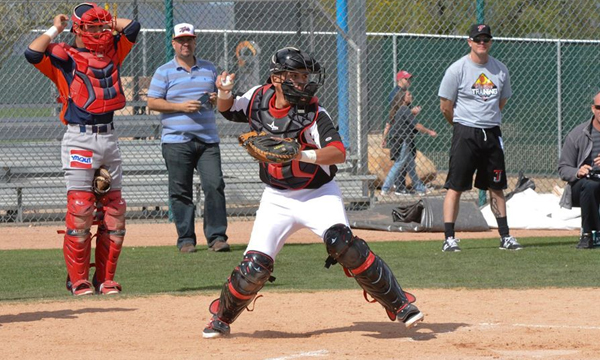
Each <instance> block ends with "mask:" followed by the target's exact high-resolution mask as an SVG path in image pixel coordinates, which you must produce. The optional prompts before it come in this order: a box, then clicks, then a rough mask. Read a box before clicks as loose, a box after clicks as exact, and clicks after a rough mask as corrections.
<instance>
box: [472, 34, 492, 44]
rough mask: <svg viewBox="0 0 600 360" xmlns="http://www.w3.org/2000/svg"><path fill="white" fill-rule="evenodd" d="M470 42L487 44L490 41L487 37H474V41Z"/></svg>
mask: <svg viewBox="0 0 600 360" xmlns="http://www.w3.org/2000/svg"><path fill="white" fill-rule="evenodd" d="M471 41H473V42H476V43H485V44H487V43H489V42H490V41H492V39H491V38H489V37H487V36H482V37H479V36H478V37H476V38H474V39H471Z"/></svg>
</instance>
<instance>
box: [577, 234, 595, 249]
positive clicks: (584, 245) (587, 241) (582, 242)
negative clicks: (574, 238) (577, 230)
mask: <svg viewBox="0 0 600 360" xmlns="http://www.w3.org/2000/svg"><path fill="white" fill-rule="evenodd" d="M593 247H594V242H593V240H592V234H588V233H584V234H582V235H581V237H580V238H579V244H577V249H592V248H593Z"/></svg>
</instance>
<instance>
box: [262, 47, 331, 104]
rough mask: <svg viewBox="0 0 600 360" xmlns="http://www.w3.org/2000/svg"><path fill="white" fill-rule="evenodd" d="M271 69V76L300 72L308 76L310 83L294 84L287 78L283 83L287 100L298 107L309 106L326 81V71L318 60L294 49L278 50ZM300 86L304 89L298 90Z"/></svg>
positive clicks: (273, 57) (272, 59) (282, 87)
mask: <svg viewBox="0 0 600 360" xmlns="http://www.w3.org/2000/svg"><path fill="white" fill-rule="evenodd" d="M269 69H270V72H271V74H277V73H282V72H298V73H302V74H307V75H308V81H307V82H306V83H304V84H298V83H296V84H294V82H293V81H292V80H290V79H287V78H286V79H285V80H284V81H283V82H282V83H281V89H282V90H283V95H284V96H285V98H286V100H287V101H289V102H290V103H292V104H296V105H306V104H308V103H309V102H310V100H311V99H312V97H313V96H314V95H315V93H316V92H317V89H318V88H319V86H321V85H323V82H324V80H325V71H324V69H323V68H322V67H321V65H320V64H319V63H318V62H317V60H315V59H314V58H313V57H312V56H310V55H309V54H307V53H303V52H302V51H300V50H299V49H296V48H294V47H285V48H283V49H280V50H277V52H276V53H275V54H274V55H273V56H272V57H271V64H270V67H269ZM298 86H301V87H303V89H302V90H300V89H298Z"/></svg>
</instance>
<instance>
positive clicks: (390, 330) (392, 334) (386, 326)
mask: <svg viewBox="0 0 600 360" xmlns="http://www.w3.org/2000/svg"><path fill="white" fill-rule="evenodd" d="M468 326H471V325H470V324H466V323H427V322H425V323H420V324H419V325H417V326H416V327H415V328H412V329H406V328H404V327H403V325H401V324H398V323H393V322H390V323H381V322H356V323H354V325H352V326H346V327H338V328H330V329H319V330H314V331H310V332H303V333H293V332H285V331H273V330H265V331H260V330H259V331H256V332H254V333H251V334H249V333H235V329H232V330H233V332H232V337H249V338H262V339H268V338H272V339H278V338H281V339H290V338H308V337H311V336H316V335H323V334H333V333H344V332H364V333H366V334H364V336H368V337H372V338H375V339H398V338H411V339H412V340H415V341H427V340H432V339H435V338H436V335H437V334H443V333H451V332H454V331H456V330H457V329H459V328H461V327H468Z"/></svg>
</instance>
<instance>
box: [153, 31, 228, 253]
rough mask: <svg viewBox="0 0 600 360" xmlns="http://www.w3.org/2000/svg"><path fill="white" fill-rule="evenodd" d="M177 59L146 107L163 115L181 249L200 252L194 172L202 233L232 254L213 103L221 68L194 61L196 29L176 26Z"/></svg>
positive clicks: (160, 74) (158, 75)
mask: <svg viewBox="0 0 600 360" xmlns="http://www.w3.org/2000/svg"><path fill="white" fill-rule="evenodd" d="M172 45H173V49H174V50H175V58H174V59H173V60H171V61H169V62H168V63H166V64H164V65H162V66H161V67H159V68H158V69H157V70H156V72H155V73H154V76H153V77H152V82H151V83H150V88H149V90H148V108H149V109H150V110H154V111H158V112H160V113H161V121H162V126H163V130H162V139H161V142H162V153H163V157H164V159H165V163H166V165H167V171H168V173H169V200H170V204H171V210H172V212H173V219H174V221H175V226H176V227H177V235H178V239H177V247H178V248H179V251H181V252H184V253H190V252H195V251H196V233H195V226H194V216H195V212H196V208H195V206H194V201H193V194H194V189H193V178H194V169H196V170H197V171H198V173H199V174H200V181H201V183H202V191H203V192H204V196H205V201H204V235H205V236H206V240H207V243H208V247H209V249H211V250H214V251H229V244H227V235H226V234H225V232H226V230H227V213H226V206H225V182H224V181H223V173H222V171H221V152H220V148H219V134H218V132H217V125H216V122H215V113H214V111H213V105H214V103H215V102H216V96H217V95H216V89H215V80H216V78H217V70H216V68H215V66H214V64H212V63H211V62H210V61H206V60H201V59H196V57H195V56H194V53H195V49H196V35H195V33H194V26H193V25H191V24H186V23H181V24H177V25H175V32H174V35H173V40H172Z"/></svg>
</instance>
